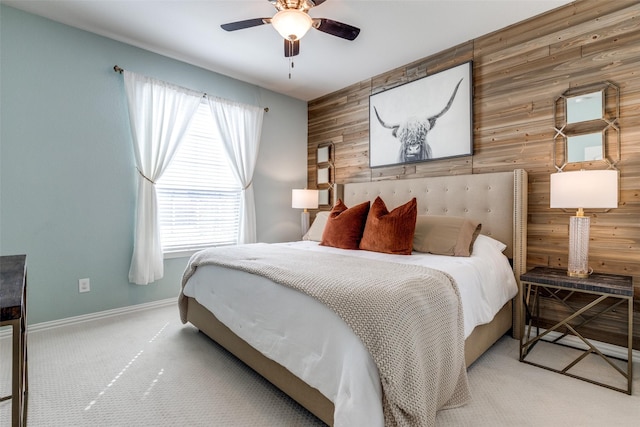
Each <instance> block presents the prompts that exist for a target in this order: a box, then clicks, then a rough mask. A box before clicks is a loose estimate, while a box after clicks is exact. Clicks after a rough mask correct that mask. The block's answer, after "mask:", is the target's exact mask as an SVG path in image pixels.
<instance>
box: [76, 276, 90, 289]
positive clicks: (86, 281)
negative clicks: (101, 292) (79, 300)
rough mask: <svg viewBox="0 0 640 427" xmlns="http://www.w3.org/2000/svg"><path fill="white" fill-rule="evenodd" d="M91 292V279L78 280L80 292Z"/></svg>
mask: <svg viewBox="0 0 640 427" xmlns="http://www.w3.org/2000/svg"><path fill="white" fill-rule="evenodd" d="M90 290H91V282H90V281H89V278H86V279H80V280H78V292H89V291H90Z"/></svg>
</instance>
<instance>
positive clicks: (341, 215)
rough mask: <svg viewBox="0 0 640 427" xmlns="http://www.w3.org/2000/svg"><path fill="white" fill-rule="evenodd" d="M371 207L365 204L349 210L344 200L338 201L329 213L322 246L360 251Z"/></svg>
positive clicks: (367, 203) (368, 203)
mask: <svg viewBox="0 0 640 427" xmlns="http://www.w3.org/2000/svg"><path fill="white" fill-rule="evenodd" d="M369 205H370V202H364V203H360V204H359V205H356V206H353V207H351V208H347V206H346V205H345V204H344V203H343V202H342V200H338V202H337V203H336V204H335V206H334V207H333V209H331V212H330V213H329V218H327V225H325V227H324V232H323V233H322V241H321V242H320V244H321V245H322V246H333V247H335V248H341V249H358V248H359V246H360V239H362V232H363V231H364V224H365V222H366V221H367V214H368V213H369Z"/></svg>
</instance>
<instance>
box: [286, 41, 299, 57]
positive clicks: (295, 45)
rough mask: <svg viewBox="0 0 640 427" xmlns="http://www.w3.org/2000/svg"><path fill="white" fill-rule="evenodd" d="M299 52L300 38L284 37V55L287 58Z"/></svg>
mask: <svg viewBox="0 0 640 427" xmlns="http://www.w3.org/2000/svg"><path fill="white" fill-rule="evenodd" d="M299 53H300V40H296V41H291V40H287V39H284V57H285V58H289V57H291V56H296V55H298V54H299Z"/></svg>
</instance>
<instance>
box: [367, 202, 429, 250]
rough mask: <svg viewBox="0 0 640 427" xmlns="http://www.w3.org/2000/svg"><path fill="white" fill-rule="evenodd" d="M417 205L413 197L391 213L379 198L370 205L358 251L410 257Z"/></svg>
mask: <svg viewBox="0 0 640 427" xmlns="http://www.w3.org/2000/svg"><path fill="white" fill-rule="evenodd" d="M417 216H418V204H417V202H416V198H415V197H414V198H413V199H411V200H410V201H408V202H407V203H405V204H404V205H401V206H398V207H397V208H395V209H394V210H392V211H391V212H389V211H388V210H387V206H386V205H385V204H384V202H383V201H382V199H381V198H380V197H377V198H376V200H375V201H374V202H373V204H372V205H371V209H370V210H369V216H368V217H367V223H366V225H365V227H364V234H363V235H362V240H361V241H360V249H364V250H367V251H374V252H384V253H388V254H398V255H411V250H412V248H413V233H414V232H415V230H416V217H417Z"/></svg>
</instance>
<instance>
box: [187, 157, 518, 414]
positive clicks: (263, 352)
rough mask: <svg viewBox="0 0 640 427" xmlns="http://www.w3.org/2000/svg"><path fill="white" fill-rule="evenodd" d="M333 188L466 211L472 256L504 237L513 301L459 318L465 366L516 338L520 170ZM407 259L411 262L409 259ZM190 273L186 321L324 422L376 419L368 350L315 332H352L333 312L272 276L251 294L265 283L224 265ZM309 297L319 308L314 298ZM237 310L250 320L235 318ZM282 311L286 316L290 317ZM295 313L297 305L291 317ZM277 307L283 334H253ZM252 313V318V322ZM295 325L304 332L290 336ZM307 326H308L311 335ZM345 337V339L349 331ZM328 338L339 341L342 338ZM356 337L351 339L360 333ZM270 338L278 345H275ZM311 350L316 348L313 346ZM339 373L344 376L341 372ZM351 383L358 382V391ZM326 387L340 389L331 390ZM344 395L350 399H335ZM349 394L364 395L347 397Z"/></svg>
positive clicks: (365, 197)
mask: <svg viewBox="0 0 640 427" xmlns="http://www.w3.org/2000/svg"><path fill="white" fill-rule="evenodd" d="M337 193H338V194H337V195H338V197H340V198H341V199H342V200H343V201H344V203H345V204H346V205H347V206H355V205H357V204H359V203H362V202H365V201H373V200H374V199H375V198H376V197H381V198H382V199H383V200H384V202H385V203H386V205H387V206H388V207H389V209H390V210H391V209H393V208H394V207H396V206H400V205H402V204H403V203H405V202H406V201H407V200H408V199H410V198H412V197H415V198H416V200H417V209H418V214H419V215H437V216H451V217H465V218H473V219H474V220H475V221H478V222H480V223H481V224H482V230H481V234H482V236H479V237H478V238H477V240H476V243H475V244H474V252H475V251H476V249H475V247H476V245H479V246H482V245H484V246H492V245H495V244H496V243H497V242H501V243H503V245H502V246H501V249H502V248H504V250H503V251H501V252H502V253H504V256H505V257H506V259H508V260H509V262H510V266H509V265H508V268H510V269H511V270H512V277H511V278H510V280H513V281H514V282H515V287H516V288H515V291H514V293H513V298H509V299H508V300H507V301H506V302H505V303H504V304H503V305H502V306H501V307H498V308H497V309H495V310H494V311H495V313H491V314H490V317H491V318H490V319H489V318H486V314H485V318H484V319H481V320H479V321H477V322H475V323H479V324H477V325H476V324H472V325H468V324H467V323H468V322H467V321H466V320H467V317H465V325H464V329H465V331H464V356H463V357H464V361H463V362H464V365H465V366H469V365H471V364H472V363H473V362H474V361H475V360H476V359H477V358H478V357H479V356H480V355H482V354H483V353H484V352H485V351H486V350H487V349H488V348H489V347H490V346H491V345H492V344H493V343H495V341H496V340H498V339H499V338H500V337H501V336H503V335H504V334H506V333H508V332H509V331H511V332H512V333H513V335H514V337H517V336H518V333H519V330H518V329H517V328H512V325H519V324H520V322H519V319H520V318H521V316H522V309H521V306H520V304H518V303H514V302H517V301H519V298H518V297H517V295H519V293H520V285H519V282H518V281H517V278H518V277H519V275H520V274H521V273H523V272H524V270H525V267H526V219H527V174H526V172H525V171H524V170H515V171H513V172H499V173H487V174H475V175H457V176H446V177H429V178H418V179H406V180H390V181H380V182H371V183H353V184H344V186H341V187H340V188H339V189H338V192H337ZM293 246H295V247H296V248H295V250H300V251H306V253H308V254H312V255H310V257H311V258H314V259H318V260H323V259H325V258H323V257H324V255H323V251H325V249H323V248H321V247H319V246H318V245H317V244H316V243H314V242H312V241H311V242H310V241H306V242H291V243H287V244H280V245H278V247H285V248H283V249H282V250H283V251H285V250H293V249H292V248H291V247H293ZM327 249H329V251H331V250H334V248H327ZM335 251H341V250H340V249H337V250H335ZM355 252H361V253H364V255H365V257H374V258H375V257H377V256H378V255H380V254H375V253H373V254H371V253H367V252H368V251H355ZM327 256H328V255H327ZM392 257H402V256H401V255H392ZM404 258H405V259H413V258H416V259H418V257H413V256H409V257H407V256H404ZM435 258H438V257H437V256H436V257H435ZM441 258H442V257H441ZM451 258H452V257H448V258H446V259H447V260H448V261H446V262H445V264H446V263H447V262H448V263H449V264H456V263H457V261H459V260H460V259H456V260H454V261H455V262H454V261H452V260H451ZM470 258H473V256H472V257H470ZM384 262H386V261H384ZM327 268H329V267H327ZM185 276H186V275H185ZM188 277H189V279H188V280H186V281H185V283H184V285H185V286H184V289H183V291H182V292H181V295H180V307H181V318H182V320H183V322H190V323H192V324H193V325H194V326H196V327H197V328H198V329H200V330H201V331H202V332H203V333H205V334H206V335H207V336H209V337H210V338H212V339H213V340H214V341H216V342H218V343H219V344H220V345H222V346H223V347H224V348H226V349H227V350H229V351H230V352H231V353H233V354H234V355H236V356H237V357H238V358H239V359H241V360H242V361H244V362H245V363H246V364H247V365H249V366H251V367H252V368H253V369H254V370H256V371H257V372H258V373H259V374H261V375H262V376H264V377H265V378H266V379H268V380H269V381H270V382H272V383H273V384H274V385H276V386H277V387H278V388H280V389H281V390H282V391H284V392H285V393H287V394H288V395H289V396H291V397H292V398H293V399H294V400H296V401H297V402H299V403H300V404H301V405H302V406H304V407H305V408H307V409H308V410H309V411H310V412H312V413H313V414H315V415H316V416H317V417H318V418H320V419H321V420H322V421H324V422H325V423H327V424H329V425H381V424H382V421H381V420H382V419H384V418H381V417H384V414H383V413H382V409H380V410H378V408H374V409H373V410H372V409H371V405H370V402H372V401H374V402H375V401H376V399H378V402H379V399H380V395H381V394H380V393H381V391H380V389H381V387H380V384H379V383H380V377H378V376H377V374H375V372H374V373H372V369H373V371H375V369H376V366H375V364H374V365H373V368H372V367H371V366H370V365H371V363H372V362H371V361H370V360H368V359H367V358H368V357H369V355H368V354H366V353H367V352H366V349H365V350H364V353H363V350H362V348H364V347H362V345H360V346H359V347H358V346H357V345H354V344H353V341H354V339H353V338H350V337H348V336H347V337H345V336H343V335H342V332H340V333H334V332H332V333H329V334H327V333H324V335H326V336H324V335H323V332H322V331H325V332H326V331H334V330H337V329H338V328H342V329H346V330H347V331H348V330H349V328H348V327H347V326H346V325H342V326H340V325H339V324H340V323H341V322H342V320H341V319H340V318H339V317H338V316H336V315H335V313H332V312H330V310H326V309H325V311H328V312H329V313H328V314H329V315H328V316H325V314H326V313H325V314H322V313H321V314H318V315H316V314H314V313H315V312H313V311H312V310H311V309H309V308H307V307H306V306H305V305H304V304H307V303H308V300H309V299H311V300H313V298H309V297H308V296H307V295H303V294H300V293H299V292H297V291H295V290H292V289H288V288H286V287H283V286H281V285H278V284H275V283H273V282H271V283H270V285H271V287H272V288H274V289H271V290H268V291H267V290H265V291H260V292H256V289H257V288H256V287H260V289H262V287H264V286H265V282H269V280H268V279H264V278H262V277H257V276H255V275H252V274H250V273H247V272H246V271H236V270H233V269H231V268H227V267H224V266H202V267H200V268H197V269H194V271H192V272H191V273H190V274H189V275H188ZM212 281H215V282H218V283H223V284H224V283H228V282H231V281H233V282H234V283H236V284H237V285H236V286H233V287H223V288H217V289H214V290H210V289H207V290H203V289H206V288H203V287H204V286H206V284H207V283H209V282H212ZM226 288H230V289H232V291H231V293H230V294H229V295H227V296H224V295H222V293H223V292H221V291H222V290H223V289H226ZM281 288H284V289H286V291H285V292H286V293H288V294H289V296H291V295H294V297H295V298H299V300H294V301H293V302H286V303H285V304H284V306H282V305H278V304H281V303H282V301H290V300H288V299H285V297H284V296H281V295H280V294H279V293H278V292H281V291H280V290H277V289H281ZM225 292H226V291H225ZM234 292H235V293H234ZM212 295H215V298H213V299H220V298H223V299H224V298H227V299H228V301H227V302H225V303H223V305H221V306H220V305H219V306H218V307H216V306H215V304H216V303H215V302H214V303H212V302H211V300H212V298H211V296H212ZM274 295H275V296H274ZM289 296H287V297H286V298H289ZM510 296H511V295H510ZM247 297H248V298H249V301H247V302H242V303H240V302H239V301H240V298H247ZM462 299H464V297H463V298H462ZM467 299H469V298H468V297H467ZM314 303H315V304H317V305H320V306H322V304H320V303H318V302H317V301H315V302H314ZM243 310H244V311H245V312H246V313H247V315H248V316H249V317H251V319H249V320H244V319H241V320H238V319H237V317H238V316H241V314H240V313H241V312H242V311H243ZM287 310H293V312H291V313H289V312H287ZM295 310H299V311H298V312H297V313H296V312H295ZM300 310H301V311H300ZM274 312H275V313H277V314H278V315H280V316H282V314H283V313H284V316H282V318H281V319H280V320H279V322H281V323H283V327H284V328H288V329H287V330H286V332H285V333H283V332H281V331H277V330H276V328H275V327H274V328H273V329H274V330H271V328H267V329H268V330H266V331H262V332H257V333H256V324H257V323H259V324H262V323H263V320H264V319H263V317H266V316H270V315H272V314H273V313H274ZM256 316H258V317H259V321H256ZM317 316H324V317H317ZM294 319H295V320H294ZM274 322H276V321H274ZM332 322H333V323H332ZM334 323H335V325H334ZM472 323H473V322H472ZM334 328H335V329H334ZM292 329H295V330H292ZM342 329H341V330H342ZM296 330H297V333H299V334H302V337H299V338H296V337H295V332H296ZM310 330H313V331H315V332H309V331H310ZM305 331H307V332H305ZM279 334H280V335H279ZM346 334H347V335H348V332H347V333H346ZM290 335H291V336H290ZM325 340H334V341H335V340H337V341H339V342H340V343H341V344H340V345H337V344H335V343H333V342H331V341H325ZM355 340H356V341H357V338H356V339H355ZM281 341H283V342H286V345H288V346H292V348H294V350H291V351H290V352H286V354H283V352H282V350H281V349H280V350H277V349H275V350H273V349H272V348H271V347H278V346H279V345H280V344H279V343H280V342H281ZM274 342H276V343H278V344H273V343H274ZM345 343H346V344H345ZM283 345H284V344H283ZM314 346H315V347H316V348H313V347H314ZM318 346H319V348H317V347H318ZM345 346H346V347H345ZM307 347H308V348H307ZM334 347H335V348H339V349H340V350H338V353H337V354H336V353H329V352H328V350H327V349H333V348H334ZM356 347H357V348H356ZM360 347H362V348H360ZM345 348H346V350H345ZM257 349H259V350H257ZM272 350H273V351H272ZM305 351H306V352H307V353H305ZM300 355H302V356H300ZM325 359H326V360H333V359H337V360H338V363H343V364H345V365H346V366H347V367H348V369H344V368H343V369H342V370H340V369H334V368H333V367H332V365H323V363H325ZM365 359H367V360H365ZM363 360H364V361H363ZM326 363H333V362H326ZM309 371H311V372H309ZM356 371H357V372H356ZM318 372H320V374H318ZM344 372H348V373H349V374H348V375H345V374H344ZM358 375H360V376H358ZM353 383H356V385H355V387H354V384H353ZM345 384H346V386H345ZM333 388H338V389H339V390H338V391H332V390H333ZM343 389H346V391H344V390H343ZM356 389H357V393H356V392H355V390H356ZM321 390H322V391H321ZM327 390H329V391H327ZM362 390H365V391H362ZM341 393H342V394H344V395H346V396H348V398H346V399H345V398H342V397H340V396H342V394H341ZM352 394H361V395H358V396H355V397H354V396H352ZM327 396H331V397H327ZM373 406H375V405H373Z"/></svg>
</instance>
